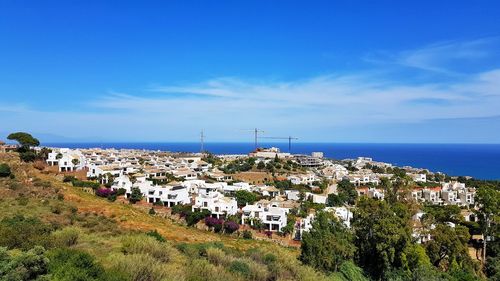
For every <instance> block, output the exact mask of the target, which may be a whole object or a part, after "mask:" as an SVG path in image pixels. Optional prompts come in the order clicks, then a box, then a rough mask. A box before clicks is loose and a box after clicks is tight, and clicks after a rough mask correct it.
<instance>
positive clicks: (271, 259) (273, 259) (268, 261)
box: [262, 253, 278, 264]
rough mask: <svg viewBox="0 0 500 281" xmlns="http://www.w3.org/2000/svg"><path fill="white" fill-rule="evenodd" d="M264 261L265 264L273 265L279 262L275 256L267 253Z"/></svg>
mask: <svg viewBox="0 0 500 281" xmlns="http://www.w3.org/2000/svg"><path fill="white" fill-rule="evenodd" d="M262 260H263V261H264V263H265V264H271V263H274V262H276V261H277V260H278V258H277V257H276V256H275V255H274V254H271V253H267V254H265V255H264V257H263V258H262Z"/></svg>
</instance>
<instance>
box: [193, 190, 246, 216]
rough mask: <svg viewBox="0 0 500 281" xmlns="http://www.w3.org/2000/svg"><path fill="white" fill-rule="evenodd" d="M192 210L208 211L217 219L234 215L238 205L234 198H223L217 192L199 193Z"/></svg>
mask: <svg viewBox="0 0 500 281" xmlns="http://www.w3.org/2000/svg"><path fill="white" fill-rule="evenodd" d="M192 209H193V211H194V210H209V211H210V212H211V213H212V216H215V217H217V218H221V217H225V216H228V215H235V214H236V212H238V203H237V202H236V200H235V199H234V198H230V197H225V196H224V195H222V194H221V193H219V192H210V193H208V194H206V193H200V194H198V195H197V196H196V198H195V203H194V205H193V207H192Z"/></svg>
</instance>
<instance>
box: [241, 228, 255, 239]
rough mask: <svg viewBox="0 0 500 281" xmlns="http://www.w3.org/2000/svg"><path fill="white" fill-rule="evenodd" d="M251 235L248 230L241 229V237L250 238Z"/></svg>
mask: <svg viewBox="0 0 500 281" xmlns="http://www.w3.org/2000/svg"><path fill="white" fill-rule="evenodd" d="M252 238H253V235H252V232H251V231H250V230H243V239H252Z"/></svg>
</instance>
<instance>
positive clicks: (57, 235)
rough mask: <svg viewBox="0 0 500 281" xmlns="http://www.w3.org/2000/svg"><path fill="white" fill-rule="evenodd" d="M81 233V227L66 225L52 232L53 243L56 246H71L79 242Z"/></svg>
mask: <svg viewBox="0 0 500 281" xmlns="http://www.w3.org/2000/svg"><path fill="white" fill-rule="evenodd" d="M80 235H81V231H80V229H78V228H76V227H66V228H63V229H61V230H56V231H54V232H52V234H51V238H52V239H51V243H52V245H53V246H55V247H71V246H74V245H76V244H77V243H78V238H79V237H80Z"/></svg>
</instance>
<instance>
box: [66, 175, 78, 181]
mask: <svg viewBox="0 0 500 281" xmlns="http://www.w3.org/2000/svg"><path fill="white" fill-rule="evenodd" d="M74 180H76V178H75V176H69V175H66V176H64V178H63V182H72V181H74Z"/></svg>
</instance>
